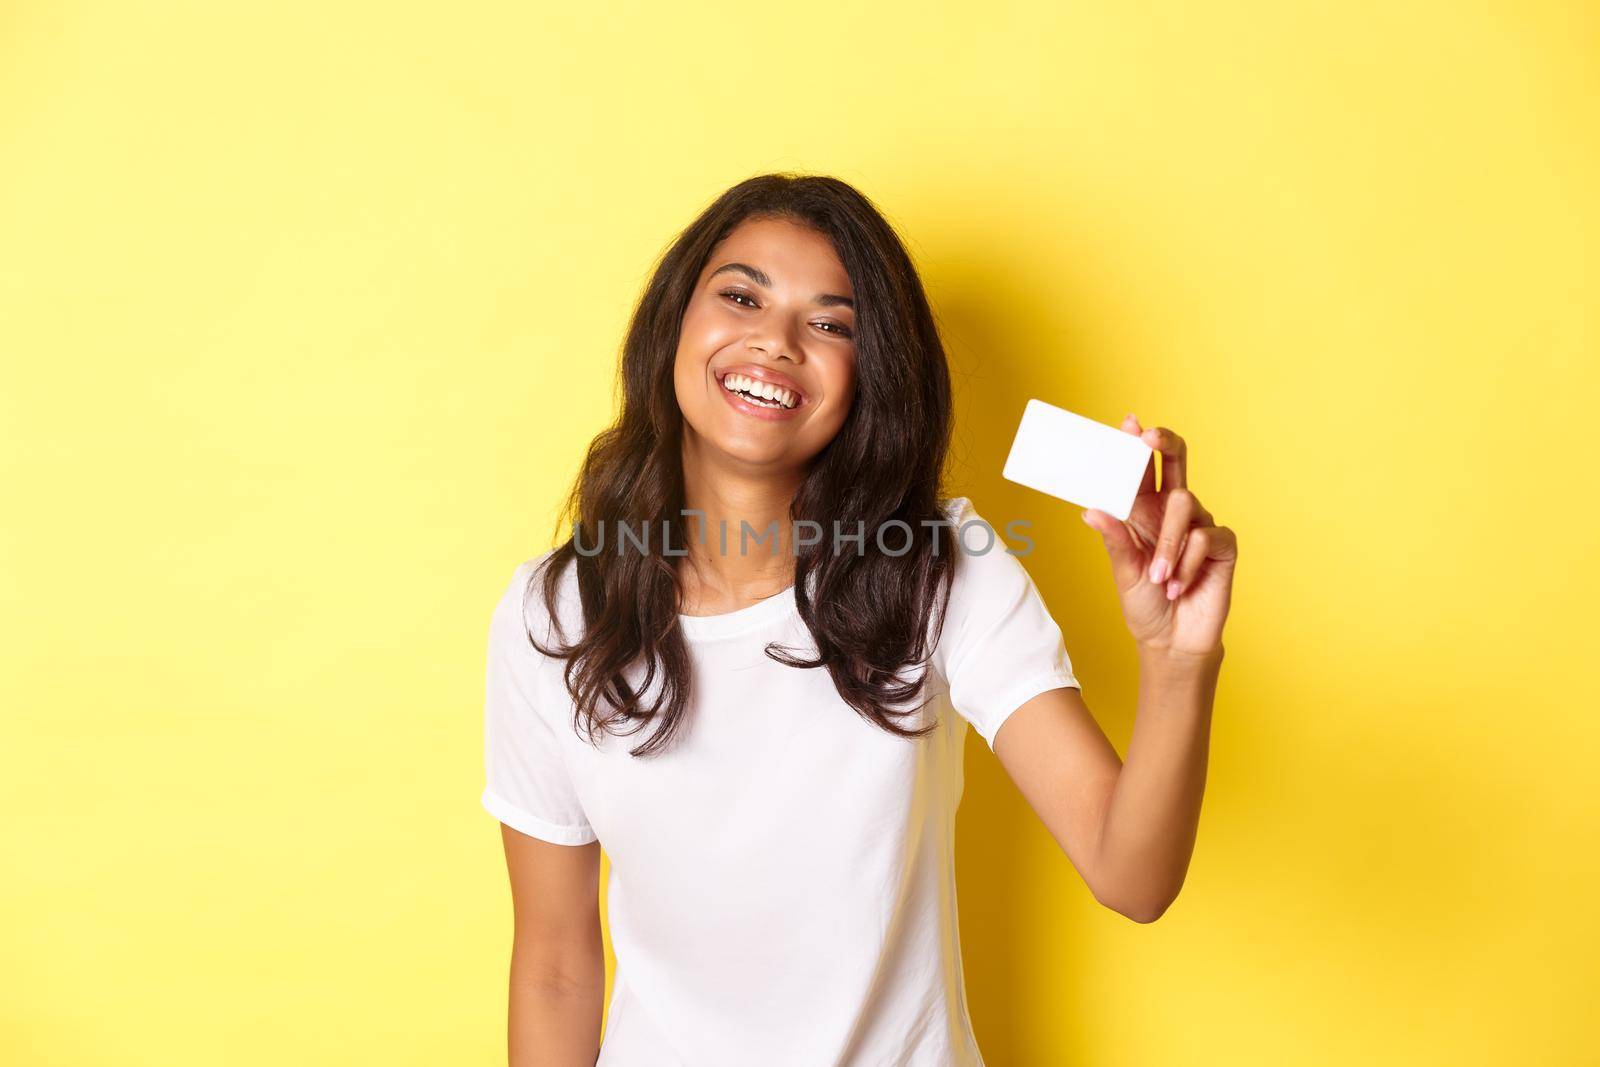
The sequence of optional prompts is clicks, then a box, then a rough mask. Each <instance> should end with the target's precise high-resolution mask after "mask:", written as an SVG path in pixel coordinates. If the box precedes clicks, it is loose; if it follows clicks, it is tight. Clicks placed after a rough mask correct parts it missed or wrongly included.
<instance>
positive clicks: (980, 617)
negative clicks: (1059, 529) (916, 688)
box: [938, 496, 1039, 658]
mask: <svg viewBox="0 0 1600 1067" xmlns="http://www.w3.org/2000/svg"><path fill="white" fill-rule="evenodd" d="M941 505H942V506H943V508H944V510H945V513H946V515H947V516H948V517H949V518H950V522H951V525H952V527H953V530H952V531H951V532H952V533H953V534H954V538H953V542H954V543H953V547H954V549H955V560H954V574H953V576H952V578H951V583H950V596H949V600H948V602H947V604H946V607H945V615H944V624H943V626H942V627H941V629H940V638H939V642H938V648H939V650H940V652H941V653H942V654H943V656H942V657H941V658H948V656H949V655H950V654H951V653H952V652H953V651H954V650H955V649H956V648H958V647H961V646H964V645H966V644H968V643H970V642H972V641H973V640H976V639H978V638H980V637H982V636H984V635H985V634H987V633H991V632H993V631H994V630H996V629H997V628H1000V627H1001V626H1003V625H1004V623H1005V621H1006V620H1007V619H1008V618H1011V617H1014V616H1015V615H1016V614H1017V613H1018V612H1019V611H1020V610H1022V609H1023V608H1024V607H1026V606H1027V605H1028V604H1029V603H1030V602H1031V601H1033V600H1034V599H1036V598H1037V597H1038V596H1039V593H1038V588H1037V587H1036V586H1035V585H1034V582H1033V578H1032V576H1031V575H1030V574H1029V573H1028V570H1027V568H1026V567H1025V566H1024V565H1023V563H1022V560H1021V559H1020V558H1018V555H1019V554H1022V553H1025V551H1026V548H1027V545H1026V544H1024V545H1022V546H1020V547H1019V546H1014V545H1012V544H1011V543H1010V542H1008V540H1007V539H1006V537H1005V535H1004V533H1003V531H1002V530H1001V529H999V528H997V527H996V526H995V525H994V524H992V523H991V522H990V521H989V520H987V519H986V518H984V516H983V515H982V514H981V513H979V511H978V510H977V508H976V507H975V506H974V505H973V503H972V501H971V500H970V499H969V498H967V497H964V496H961V497H953V498H950V499H948V500H945V501H942V502H941Z"/></svg>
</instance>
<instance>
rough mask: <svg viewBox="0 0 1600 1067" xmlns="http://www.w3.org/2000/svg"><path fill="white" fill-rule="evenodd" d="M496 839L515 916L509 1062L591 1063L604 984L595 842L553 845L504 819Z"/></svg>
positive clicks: (527, 1066)
mask: <svg viewBox="0 0 1600 1067" xmlns="http://www.w3.org/2000/svg"><path fill="white" fill-rule="evenodd" d="M501 838H502V840H503V841H504V843H505V853H506V868H507V871H508V873H509V874H510V878H511V897H512V907H513V912H514V915H515V930H514V933H513V935H512V943H511V982H510V997H509V1010H508V1019H507V1043H508V1052H509V1063H510V1065H511V1067H580V1065H581V1067H593V1065H594V1062H595V1060H596V1059H597V1058H598V1056H599V1051H600V1023H601V1018H602V1015H603V1011H604V1003H603V1002H604V999H605V984H606V968H605V948H604V944H603V942H602V941H601V938H600V844H599V842H590V843H589V844H586V845H556V844H551V843H550V842H548V841H541V840H540V839H538V838H536V837H530V836H528V835H527V834H524V833H521V832H519V831H517V830H513V829H512V828H511V827H509V826H506V825H505V824H504V823H502V824H501Z"/></svg>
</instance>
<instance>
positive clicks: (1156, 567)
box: [1150, 557, 1167, 582]
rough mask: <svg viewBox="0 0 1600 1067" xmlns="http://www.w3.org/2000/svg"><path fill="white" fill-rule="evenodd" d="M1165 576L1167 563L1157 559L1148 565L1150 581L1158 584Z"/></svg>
mask: <svg viewBox="0 0 1600 1067" xmlns="http://www.w3.org/2000/svg"><path fill="white" fill-rule="evenodd" d="M1166 576H1167V561H1166V560H1164V559H1161V558H1159V557H1157V558H1156V560H1155V562H1153V563H1151V564H1150V580H1151V581H1152V582H1160V581H1161V580H1162V579H1164V578H1165V577H1166Z"/></svg>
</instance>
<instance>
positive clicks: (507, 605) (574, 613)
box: [490, 548, 583, 653]
mask: <svg viewBox="0 0 1600 1067" xmlns="http://www.w3.org/2000/svg"><path fill="white" fill-rule="evenodd" d="M555 554H556V550H555V549H553V548H552V549H550V550H549V551H548V552H542V553H540V554H539V555H537V556H534V557H532V558H530V559H525V560H523V561H522V562H520V563H518V564H517V565H516V567H515V569H514V570H513V571H512V574H511V580H510V582H509V583H508V584H507V585H506V586H505V588H504V589H503V590H502V592H501V594H500V602H499V604H497V605H496V608H495V613H494V623H493V625H492V627H491V634H490V636H491V639H492V640H497V641H506V640H510V639H516V641H517V642H518V643H519V644H520V645H522V646H523V647H525V648H527V649H528V651H529V652H531V653H536V650H535V649H534V648H533V647H532V646H531V645H529V644H528V640H527V637H528V634H530V633H531V634H532V635H533V636H535V637H537V638H538V639H539V641H540V643H542V644H546V645H548V644H550V643H551V641H552V640H553V639H555V638H557V637H558V636H559V635H558V634H556V633H555V630H554V628H553V627H552V625H551V623H552V620H558V621H559V622H560V623H561V625H562V626H563V627H565V628H567V630H568V632H569V633H570V632H571V627H572V626H573V625H574V624H575V623H576V622H579V621H581V620H582V617H583V613H582V609H581V602H580V600H579V598H578V583H577V573H576V569H575V568H574V567H573V566H572V565H571V562H570V561H568V564H567V566H565V567H564V568H562V570H561V572H560V573H559V574H558V575H556V596H555V602H556V603H555V606H556V612H555V614H554V615H552V613H551V610H550V607H551V606H550V603H549V601H548V599H547V597H546V595H545V582H546V579H547V577H548V576H549V574H550V568H551V567H553V566H555V565H556V560H555Z"/></svg>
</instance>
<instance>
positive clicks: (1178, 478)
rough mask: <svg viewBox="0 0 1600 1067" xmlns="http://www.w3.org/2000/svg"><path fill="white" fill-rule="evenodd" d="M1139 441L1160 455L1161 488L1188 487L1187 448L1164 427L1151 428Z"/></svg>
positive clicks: (1141, 435) (1175, 435)
mask: <svg viewBox="0 0 1600 1067" xmlns="http://www.w3.org/2000/svg"><path fill="white" fill-rule="evenodd" d="M1139 439H1140V440H1141V441H1143V442H1144V443H1145V444H1147V445H1149V446H1150V447H1151V448H1153V449H1155V450H1156V451H1157V452H1160V453H1161V488H1162V490H1163V491H1165V490H1167V489H1183V488H1186V487H1187V485H1188V477H1189V476H1188V470H1189V446H1188V445H1187V444H1186V443H1185V442H1184V440H1183V438H1181V437H1179V436H1178V435H1177V434H1175V433H1173V432H1172V431H1171V430H1169V429H1167V428H1166V427H1165V426H1152V427H1150V429H1148V430H1146V431H1144V433H1142V434H1140V435H1139Z"/></svg>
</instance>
